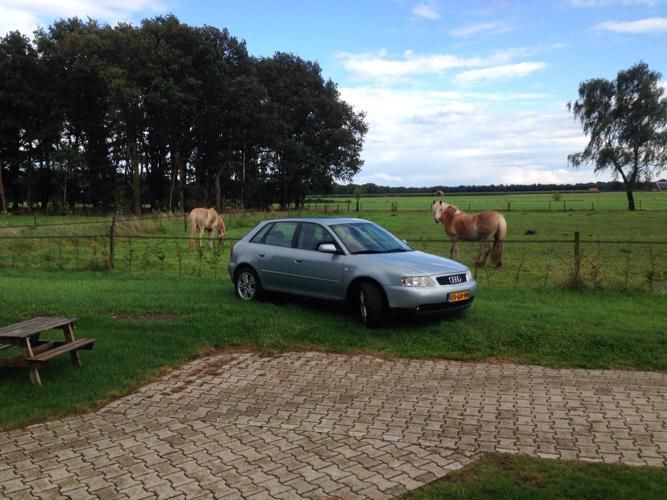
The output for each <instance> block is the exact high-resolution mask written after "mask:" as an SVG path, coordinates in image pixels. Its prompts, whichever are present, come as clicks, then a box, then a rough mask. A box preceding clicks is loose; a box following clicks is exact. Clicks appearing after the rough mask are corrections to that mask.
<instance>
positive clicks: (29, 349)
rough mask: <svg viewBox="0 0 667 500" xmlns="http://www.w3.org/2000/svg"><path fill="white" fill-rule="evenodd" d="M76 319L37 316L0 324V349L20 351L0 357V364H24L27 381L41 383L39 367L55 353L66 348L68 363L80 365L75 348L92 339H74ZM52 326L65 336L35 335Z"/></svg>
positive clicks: (86, 346) (85, 345) (87, 345)
mask: <svg viewBox="0 0 667 500" xmlns="http://www.w3.org/2000/svg"><path fill="white" fill-rule="evenodd" d="M77 319H78V318H53V317H44V316H38V317H36V318H32V319H29V320H26V321H21V322H20V323H15V324H13V325H9V326H5V327H2V328H0V350H3V349H7V348H10V347H18V348H19V349H21V350H22V351H23V352H22V353H21V354H18V355H16V356H11V357H0V367H2V366H10V367H18V368H28V370H29V373H30V381H31V382H32V383H33V384H37V385H42V381H41V379H40V377H39V368H43V367H44V366H45V365H46V364H47V362H48V361H49V360H50V359H52V358H55V357H56V356H59V355H61V354H65V353H66V352H69V355H70V359H71V361H72V364H73V365H76V366H81V360H80V359H79V353H78V350H79V349H92V348H93V344H94V343H95V339H78V340H75V339H74V322H75V321H76V320H77ZM56 329H60V330H62V331H63V333H64V335H65V340H44V339H40V338H39V337H40V335H41V334H42V333H44V332H46V331H48V330H56Z"/></svg>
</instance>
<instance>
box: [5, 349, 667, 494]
mask: <svg viewBox="0 0 667 500" xmlns="http://www.w3.org/2000/svg"><path fill="white" fill-rule="evenodd" d="M44 388H45V389H48V382H47V385H46V386H45V387H44ZM487 451H498V452H507V453H523V454H527V455H531V456H540V457H549V458H561V459H577V460H591V461H604V462H623V463H628V464H637V465H657V466H665V465H666V463H667V374H658V373H645V372H624V371H590V370H555V369H549V368H541V367H534V366H520V365H513V364H485V363H460V362H453V361H416V360H402V359H401V360H394V359H392V360H384V359H378V358H374V357H368V356H345V355H331V354H321V353H289V354H284V355H279V356H275V357H261V356H258V355H256V354H245V353H242V354H221V355H215V356H210V357H206V358H202V359H199V360H197V361H194V362H192V363H189V364H187V365H184V366H183V367H181V368H179V369H178V370H176V371H174V372H172V373H171V374H169V375H168V376H165V377H163V378H161V379H159V380H157V381H156V382H154V383H151V384H149V385H147V386H145V387H143V388H142V389H141V390H140V391H138V392H137V393H135V394H132V395H130V396H127V397H124V398H122V399H120V400H117V401H115V402H113V403H111V404H109V405H107V406H105V407H104V408H102V409H100V410H98V411H96V412H94V413H89V414H85V415H79V416H73V417H67V418H64V419H60V420H57V421H53V422H47V423H44V424H38V425H33V426H30V427H28V428H25V429H19V430H13V431H9V432H0V497H3V498H4V497H9V498H62V497H63V496H70V497H72V498H77V499H79V498H87V497H101V498H105V499H106V498H132V499H138V498H144V497H146V498H150V497H158V498H172V497H180V498H199V497H201V498H207V497H208V498H299V497H306V498H326V497H330V496H338V497H343V498H359V497H370V498H388V497H391V496H394V495H397V494H400V493H403V492H405V491H407V490H411V489H414V488H418V487H420V486H422V485H424V484H425V483H428V482H430V481H432V480H434V479H436V478H439V477H442V476H444V475H446V474H447V473H448V472H449V471H451V470H454V469H458V468H460V467H462V466H464V465H466V464H468V463H470V462H471V461H473V460H475V459H476V458H478V457H479V456H480V455H481V454H482V453H483V452H487Z"/></svg>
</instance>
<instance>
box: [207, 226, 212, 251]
mask: <svg viewBox="0 0 667 500" xmlns="http://www.w3.org/2000/svg"><path fill="white" fill-rule="evenodd" d="M208 249H209V250H213V229H209V230H208Z"/></svg>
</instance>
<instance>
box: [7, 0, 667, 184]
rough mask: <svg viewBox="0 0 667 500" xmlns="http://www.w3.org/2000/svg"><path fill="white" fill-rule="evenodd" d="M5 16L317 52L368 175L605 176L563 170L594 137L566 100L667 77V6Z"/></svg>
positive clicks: (215, 5)
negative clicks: (355, 115)
mask: <svg viewBox="0 0 667 500" xmlns="http://www.w3.org/2000/svg"><path fill="white" fill-rule="evenodd" d="M0 12H2V14H3V15H2V18H1V20H0V32H1V33H5V32H7V31H8V30H11V29H19V30H20V31H22V32H24V33H30V32H31V31H32V29H34V27H35V26H37V25H40V26H48V25H49V24H50V23H52V22H53V21H54V20H55V19H57V18H60V17H70V16H79V17H87V16H89V17H92V18H94V19H97V20H99V21H103V22H107V23H110V24H115V23H116V22H118V21H121V20H122V21H129V22H134V23H138V22H139V21H140V20H141V19H142V18H145V17H152V16H156V15H160V14H166V13H173V14H175V15H176V16H177V17H178V18H179V19H180V20H181V21H182V22H185V23H188V24H191V25H196V26H200V25H203V24H208V25H212V26H216V27H219V28H227V29H228V30H229V31H230V33H231V34H232V35H234V36H236V37H237V38H240V39H244V40H245V41H246V43H247V46H248V50H249V52H250V53H251V54H253V55H255V56H270V55H272V54H273V53H274V52H276V51H283V52H292V53H295V54H297V55H299V56H301V57H302V58H304V59H309V60H316V61H318V62H319V64H320V66H321V67H322V72H323V75H324V76H325V78H331V79H332V80H333V81H334V82H336V83H337V84H338V87H339V90H340V92H341V95H342V97H343V99H345V100H346V101H347V102H349V103H350V104H352V105H353V106H354V107H355V108H356V109H358V110H363V111H365V112H366V113H367V121H368V123H369V127H370V130H369V132H368V134H367V136H366V141H365V146H364V151H363V158H364V161H365V163H364V166H363V167H362V170H361V172H360V173H359V174H358V175H357V176H356V178H355V182H359V183H365V182H374V183H377V184H383V185H395V186H400V185H402V186H431V185H441V184H442V185H459V184H512V183H554V182H555V183H568V182H590V181H595V180H609V179H610V178H611V176H610V175H603V176H595V175H594V174H593V171H592V168H591V167H583V168H581V169H579V170H573V169H570V168H568V167H567V155H568V153H573V152H577V151H579V150H581V149H582V148H583V147H584V145H585V143H586V138H585V137H584V136H583V135H582V133H581V131H580V128H579V127H578V125H577V124H576V123H575V122H574V121H573V119H572V116H571V114H568V112H567V110H566V103H567V102H568V101H571V100H574V99H576V97H577V88H578V85H579V83H580V82H582V81H584V80H587V79H589V78H596V77H605V78H614V77H615V76H616V74H617V72H618V71H619V70H621V69H626V68H628V67H630V66H631V65H632V64H634V63H636V62H638V61H639V60H644V61H645V62H647V63H648V64H649V66H650V67H651V68H652V69H654V70H657V71H659V72H661V73H662V74H663V75H664V76H663V86H665V83H664V82H665V79H667V0H543V1H537V0H536V1H513V0H479V1H476V0H471V1H454V0H451V1H450V0H357V1H353V0H327V1H325V0H310V1H306V0H295V1H287V0H283V1H280V0H274V1H270V0H242V1H238V0H236V1H230V0H221V1H212V0H211V1H196V0H190V1H186V0H96V1H89V0H59V1H58V2H53V1H49V0H0Z"/></svg>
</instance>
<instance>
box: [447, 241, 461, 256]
mask: <svg viewBox="0 0 667 500" xmlns="http://www.w3.org/2000/svg"><path fill="white" fill-rule="evenodd" d="M449 256H450V258H451V259H452V260H455V261H458V260H459V244H458V242H456V241H452V249H451V250H450V251H449Z"/></svg>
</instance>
